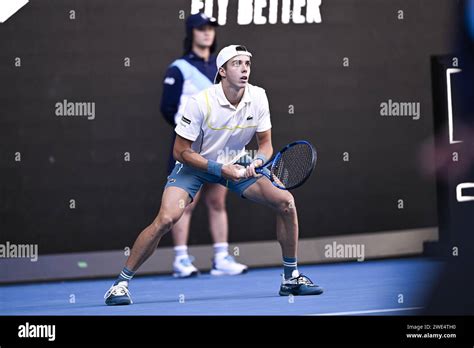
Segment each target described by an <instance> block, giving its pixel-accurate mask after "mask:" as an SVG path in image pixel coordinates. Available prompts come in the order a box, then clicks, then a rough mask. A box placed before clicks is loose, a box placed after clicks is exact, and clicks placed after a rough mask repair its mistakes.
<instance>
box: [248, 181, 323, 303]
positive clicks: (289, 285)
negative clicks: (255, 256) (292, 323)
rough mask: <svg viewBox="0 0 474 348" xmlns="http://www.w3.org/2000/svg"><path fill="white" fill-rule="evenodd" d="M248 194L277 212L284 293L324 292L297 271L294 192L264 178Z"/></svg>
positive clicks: (296, 215) (310, 293) (281, 291)
mask: <svg viewBox="0 0 474 348" xmlns="http://www.w3.org/2000/svg"><path fill="white" fill-rule="evenodd" d="M244 196H245V198H248V199H250V200H252V201H254V202H256V203H260V204H263V205H266V206H268V207H270V208H272V209H273V210H275V211H276V214H277V217H276V230H277V231H276V233H277V239H278V242H279V243H280V246H281V250H282V255H283V272H284V274H283V279H282V284H281V287H280V295H282V296H288V295H319V294H321V293H322V292H323V289H322V288H320V287H319V286H317V285H315V284H313V282H312V281H311V280H310V279H309V278H308V277H306V276H303V275H302V274H300V273H299V272H298V270H297V249H298V213H297V210H296V204H295V200H294V197H293V195H292V194H291V193H290V192H288V191H285V190H280V189H278V188H276V187H275V186H273V185H272V183H271V182H270V181H269V180H267V179H266V178H261V179H259V180H257V181H256V182H255V183H254V184H252V185H251V186H249V187H248V188H247V189H246V190H245V191H244Z"/></svg>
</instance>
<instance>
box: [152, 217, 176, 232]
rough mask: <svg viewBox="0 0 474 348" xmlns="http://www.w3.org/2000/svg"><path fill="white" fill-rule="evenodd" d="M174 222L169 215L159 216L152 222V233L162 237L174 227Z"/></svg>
mask: <svg viewBox="0 0 474 348" xmlns="http://www.w3.org/2000/svg"><path fill="white" fill-rule="evenodd" d="M174 223H175V221H174V219H173V217H172V216H171V215H169V214H160V215H159V216H158V217H157V218H156V220H155V221H154V222H153V227H154V231H155V233H156V234H158V235H163V234H165V233H167V232H169V231H170V230H171V229H172V228H173V225H174Z"/></svg>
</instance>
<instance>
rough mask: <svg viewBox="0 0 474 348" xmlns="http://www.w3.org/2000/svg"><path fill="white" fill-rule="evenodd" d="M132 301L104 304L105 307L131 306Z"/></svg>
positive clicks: (106, 302) (107, 302)
mask: <svg viewBox="0 0 474 348" xmlns="http://www.w3.org/2000/svg"><path fill="white" fill-rule="evenodd" d="M132 303H133V301H131V300H127V301H119V302H110V301H105V304H106V305H107V306H126V305H131V304H132Z"/></svg>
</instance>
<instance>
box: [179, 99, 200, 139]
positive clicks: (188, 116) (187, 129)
mask: <svg viewBox="0 0 474 348" xmlns="http://www.w3.org/2000/svg"><path fill="white" fill-rule="evenodd" d="M203 119H204V115H203V113H202V112H201V109H200V108H199V103H198V101H197V100H196V97H191V98H189V99H188V101H187V103H186V106H185V107H184V112H183V115H180V116H179V121H178V124H177V125H176V128H175V129H174V130H175V132H176V134H178V135H179V136H181V137H183V138H185V139H188V140H191V141H195V140H196V139H197V137H198V136H199V134H200V133H201V126H202V122H203Z"/></svg>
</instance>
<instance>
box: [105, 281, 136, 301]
mask: <svg viewBox="0 0 474 348" xmlns="http://www.w3.org/2000/svg"><path fill="white" fill-rule="evenodd" d="M125 295H126V296H128V297H131V295H130V291H129V290H128V288H127V287H126V286H125V285H122V284H117V285H112V286H111V287H110V289H109V290H108V291H107V292H106V293H105V295H104V298H105V299H106V298H108V297H110V296H125Z"/></svg>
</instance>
